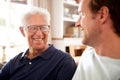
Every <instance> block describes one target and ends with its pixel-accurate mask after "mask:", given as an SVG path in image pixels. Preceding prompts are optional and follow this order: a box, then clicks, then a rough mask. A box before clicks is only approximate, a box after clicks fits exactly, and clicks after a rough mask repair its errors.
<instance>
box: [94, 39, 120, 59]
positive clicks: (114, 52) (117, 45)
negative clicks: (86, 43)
mask: <svg viewBox="0 0 120 80" xmlns="http://www.w3.org/2000/svg"><path fill="white" fill-rule="evenodd" d="M104 39H105V40H103V41H101V42H100V43H99V44H97V46H94V48H95V50H96V52H97V54H98V55H101V56H108V57H111V58H116V59H120V38H118V37H117V38H112V37H111V38H108V37H107V39H106V38H104Z"/></svg>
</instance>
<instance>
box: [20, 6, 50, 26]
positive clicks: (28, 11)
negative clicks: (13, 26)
mask: <svg viewBox="0 0 120 80" xmlns="http://www.w3.org/2000/svg"><path fill="white" fill-rule="evenodd" d="M36 14H38V15H41V16H43V17H44V18H45V20H47V22H48V23H49V24H50V13H49V12H48V10H46V9H44V8H40V7H30V8H27V9H26V11H25V12H24V13H23V14H22V19H21V23H22V26H26V23H27V21H29V18H30V17H31V16H34V15H36Z"/></svg>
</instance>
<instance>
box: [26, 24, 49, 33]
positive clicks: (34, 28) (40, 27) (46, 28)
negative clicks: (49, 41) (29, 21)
mask: <svg viewBox="0 0 120 80" xmlns="http://www.w3.org/2000/svg"><path fill="white" fill-rule="evenodd" d="M26 28H27V31H28V32H30V33H35V32H37V31H38V30H40V31H41V32H47V31H49V29H50V25H30V26H27V27H26Z"/></svg>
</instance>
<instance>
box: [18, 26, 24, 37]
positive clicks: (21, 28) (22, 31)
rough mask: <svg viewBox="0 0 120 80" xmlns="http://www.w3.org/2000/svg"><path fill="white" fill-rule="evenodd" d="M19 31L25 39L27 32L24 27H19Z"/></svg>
mask: <svg viewBox="0 0 120 80" xmlns="http://www.w3.org/2000/svg"><path fill="white" fill-rule="evenodd" d="M19 30H20V32H21V33H22V35H23V36H24V37H25V32H24V29H23V27H22V26H20V27H19Z"/></svg>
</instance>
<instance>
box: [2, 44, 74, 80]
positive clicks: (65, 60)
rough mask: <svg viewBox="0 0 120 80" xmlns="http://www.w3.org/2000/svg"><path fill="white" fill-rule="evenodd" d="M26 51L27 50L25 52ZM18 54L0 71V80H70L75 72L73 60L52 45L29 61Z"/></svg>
mask: <svg viewBox="0 0 120 80" xmlns="http://www.w3.org/2000/svg"><path fill="white" fill-rule="evenodd" d="M27 51H28V50H27ZM27 51H26V52H24V53H20V54H19V55H17V56H16V57H14V58H13V59H11V60H10V61H9V62H8V63H7V64H6V65H5V66H4V67H3V68H2V70H1V72H0V80H71V79H72V77H73V74H74V72H75V70H76V64H75V62H74V60H73V58H72V57H71V56H70V55H69V54H68V53H65V52H63V51H60V50H58V49H56V48H55V47H54V46H53V45H50V47H49V48H48V49H47V50H46V51H45V52H43V53H42V55H40V56H37V57H36V58H34V59H32V60H30V59H28V58H27V57H26V56H25V55H26V53H27Z"/></svg>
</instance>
